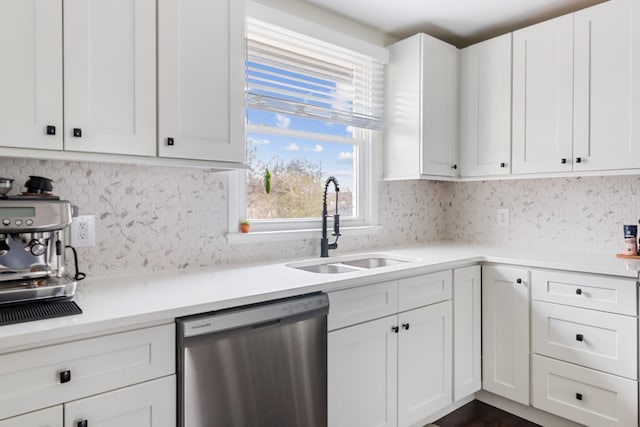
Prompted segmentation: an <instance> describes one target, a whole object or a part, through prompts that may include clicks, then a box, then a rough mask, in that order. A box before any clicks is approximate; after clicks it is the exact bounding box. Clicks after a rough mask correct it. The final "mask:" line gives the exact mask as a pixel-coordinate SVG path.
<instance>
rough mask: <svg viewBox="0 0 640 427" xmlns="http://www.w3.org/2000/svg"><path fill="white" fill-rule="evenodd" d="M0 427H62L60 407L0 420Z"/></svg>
mask: <svg viewBox="0 0 640 427" xmlns="http://www.w3.org/2000/svg"><path fill="white" fill-rule="evenodd" d="M0 427H62V405H58V406H54V407H52V408H47V409H43V410H41V411H35V412H30V413H28V414H25V415H20V416H17V417H13V418H8V419H6V420H2V421H0Z"/></svg>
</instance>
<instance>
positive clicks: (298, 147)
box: [284, 142, 300, 151]
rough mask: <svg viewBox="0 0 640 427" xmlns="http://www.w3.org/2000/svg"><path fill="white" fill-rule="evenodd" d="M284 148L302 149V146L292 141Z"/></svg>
mask: <svg viewBox="0 0 640 427" xmlns="http://www.w3.org/2000/svg"><path fill="white" fill-rule="evenodd" d="M284 149H285V150H287V151H300V146H299V145H298V144H294V143H293V142H292V143H291V144H289V145H287V146H286V147H284Z"/></svg>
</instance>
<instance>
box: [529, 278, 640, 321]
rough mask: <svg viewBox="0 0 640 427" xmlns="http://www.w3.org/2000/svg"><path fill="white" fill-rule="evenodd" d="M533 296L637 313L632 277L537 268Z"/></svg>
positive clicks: (565, 302) (562, 302)
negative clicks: (624, 277) (625, 277)
mask: <svg viewBox="0 0 640 427" xmlns="http://www.w3.org/2000/svg"><path fill="white" fill-rule="evenodd" d="M533 299H534V300H539V301H549V302H557V303H560V304H567V305H573V306H576V307H582V308H592V309H594V310H602V311H610V312H612V313H620V314H628V315H631V316H635V315H636V314H637V308H636V305H637V302H636V282H635V280H633V279H623V278H618V277H610V276H597V275H593V274H576V273H562V272H555V271H545V270H534V271H533Z"/></svg>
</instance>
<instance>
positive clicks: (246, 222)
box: [240, 219, 251, 233]
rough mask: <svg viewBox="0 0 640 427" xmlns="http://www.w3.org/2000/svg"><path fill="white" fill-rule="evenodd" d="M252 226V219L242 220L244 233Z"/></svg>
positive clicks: (241, 227)
mask: <svg viewBox="0 0 640 427" xmlns="http://www.w3.org/2000/svg"><path fill="white" fill-rule="evenodd" d="M250 228H251V221H249V220H248V219H243V220H242V221H240V231H242V232H243V233H248V232H249V229H250Z"/></svg>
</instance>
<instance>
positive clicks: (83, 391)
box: [0, 323, 176, 427]
mask: <svg viewBox="0 0 640 427" xmlns="http://www.w3.org/2000/svg"><path fill="white" fill-rule="evenodd" d="M0 384H2V385H3V387H2V390H1V391H0V419H2V421H0V427H14V426H20V427H60V426H62V425H64V426H66V427H83V426H85V425H86V426H92V427H95V426H102V427H106V426H118V427H129V426H130V427H139V426H150V427H165V426H166V427H169V426H174V425H175V422H176V380H175V324H173V323H172V324H168V325H162V326H155V327H151V328H145V329H138V330H133V331H129V332H122V333H117V334H112V335H105V336H100V337H95V338H87V339H82V340H76V341H71V342H66V343H61V344H56V345H50V346H45V347H40V348H35V349H30V350H24V351H19V352H14V353H7V354H3V355H0ZM56 405H57V406H56ZM45 408H47V409H45ZM63 412H64V416H63ZM63 419H64V424H63ZM83 421H87V423H86V424H85V423H84V422H83Z"/></svg>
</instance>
